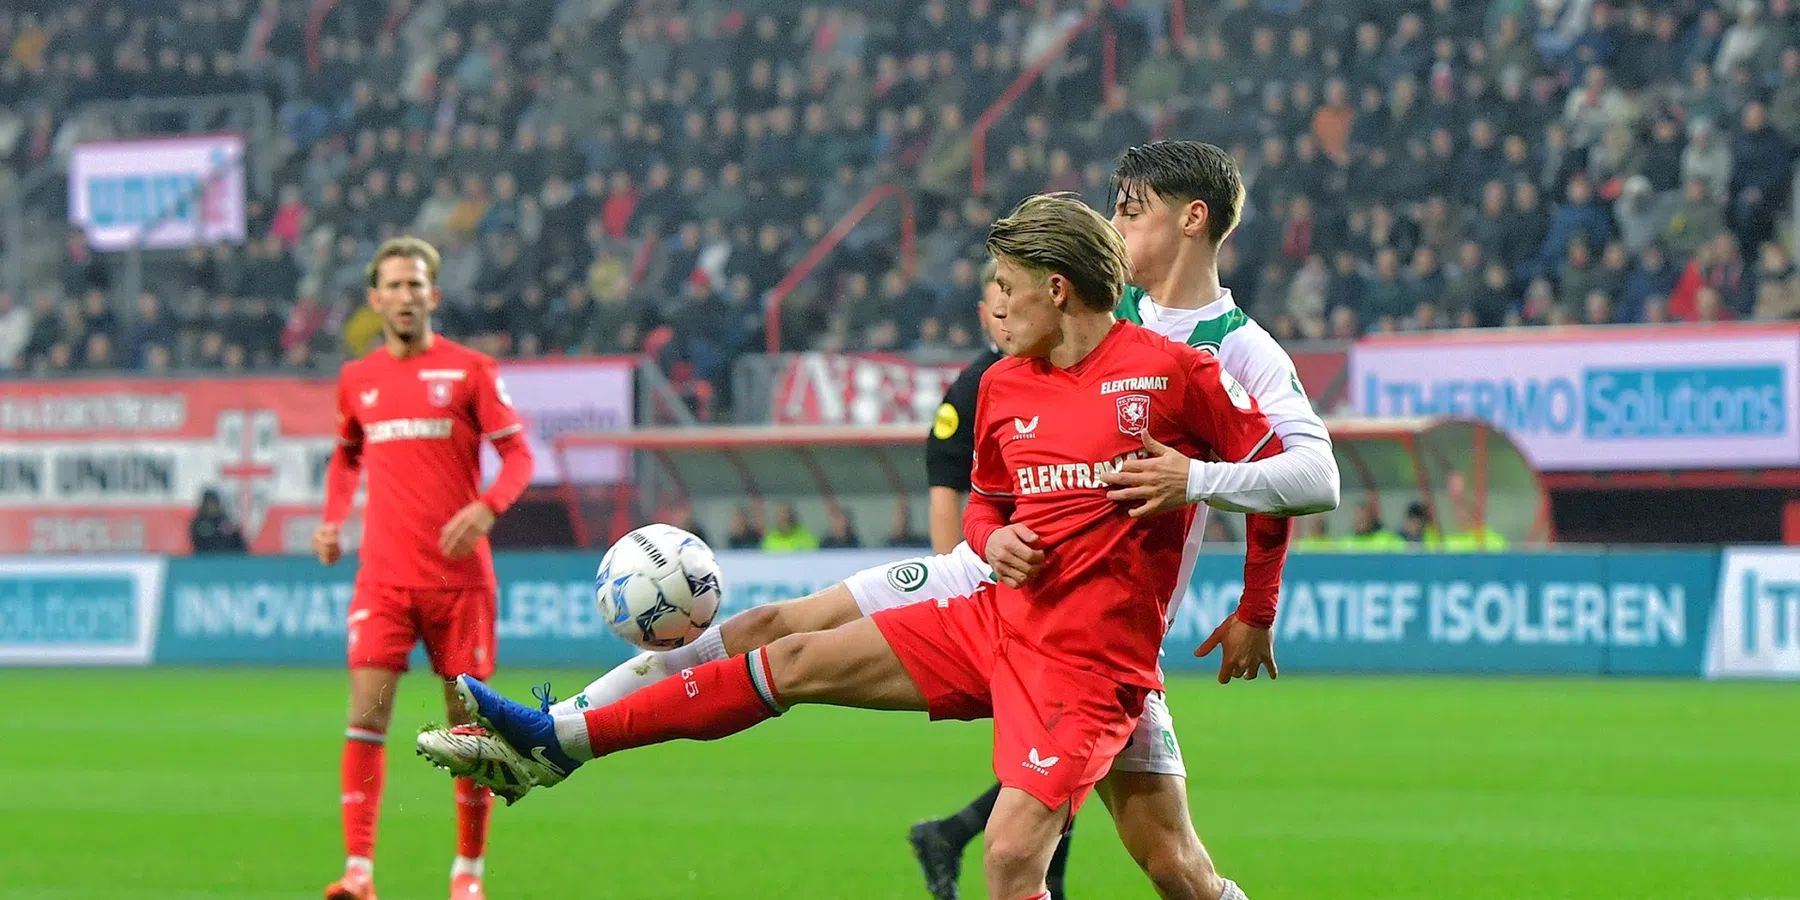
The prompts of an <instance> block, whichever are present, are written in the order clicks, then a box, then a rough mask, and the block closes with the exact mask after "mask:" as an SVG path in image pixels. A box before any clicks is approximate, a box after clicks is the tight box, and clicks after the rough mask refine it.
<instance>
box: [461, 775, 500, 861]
mask: <svg viewBox="0 0 1800 900" xmlns="http://www.w3.org/2000/svg"><path fill="white" fill-rule="evenodd" d="M493 808H494V795H493V794H492V793H490V792H489V791H488V789H487V788H484V787H482V786H481V785H479V784H476V783H475V782H474V781H473V780H472V779H468V778H458V779H456V855H457V856H460V857H462V858H464V859H480V858H481V856H482V854H485V853H486V852H487V831H488V813H489V812H491V811H493Z"/></svg>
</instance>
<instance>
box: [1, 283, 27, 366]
mask: <svg viewBox="0 0 1800 900" xmlns="http://www.w3.org/2000/svg"><path fill="white" fill-rule="evenodd" d="M31 326H32V323H31V312H30V311H29V310H27V309H25V308H23V307H21V306H19V305H18V304H17V303H16V302H14V300H13V296H12V295H11V294H8V293H3V292H0V370H5V371H13V370H15V369H18V368H20V365H21V364H22V363H24V362H25V360H24V359H23V358H22V357H23V354H24V352H25V345H26V343H27V342H28V341H30V340H31Z"/></svg>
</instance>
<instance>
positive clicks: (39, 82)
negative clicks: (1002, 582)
mask: <svg viewBox="0 0 1800 900" xmlns="http://www.w3.org/2000/svg"><path fill="white" fill-rule="evenodd" d="M1176 2H1188V0H1176ZM5 5H6V7H7V9H6V10H5V12H4V14H3V15H0V42H3V45H4V46H5V47H7V48H9V51H10V56H9V58H8V59H7V61H6V63H5V65H4V67H3V68H0V95H3V99H4V100H5V106H6V108H7V112H6V114H5V117H4V121H0V156H4V157H5V158H6V159H7V160H8V161H9V163H10V165H11V167H12V169H13V170H14V172H15V173H19V172H22V171H24V170H26V169H28V168H30V167H31V166H32V165H33V164H35V163H38V162H42V161H44V160H45V159H47V158H49V156H50V155H51V154H53V153H56V152H59V151H61V150H66V142H67V141H66V139H65V136H64V135H63V134H62V133H60V132H59V126H60V125H61V124H62V122H63V117H65V116H66V115H67V114H69V113H70V111H71V110H73V109H75V108H76V106H77V105H78V104H79V103H81V102H82V101H84V100H89V99H95V98H102V97H122V96H130V95H134V94H156V95H170V94H183V93H188V92H206V91H215V90H243V89H252V90H261V91H265V92H267V93H268V94H269V95H270V97H271V99H272V101H273V102H274V104H275V106H276V108H277V109H278V111H279V118H280V125H281V127H282V129H283V131H284V133H285V136H286V138H287V142H288V144H290V145H291V155H290V156H288V158H287V159H286V161H285V162H284V163H283V164H282V165H281V166H280V168H279V170H278V172H277V173H276V178H275V180H274V182H275V184H276V185H277V191H276V193H275V195H274V196H271V197H267V198H255V199H254V200H253V202H252V204H251V210H250V217H251V221H250V239H249V240H248V242H247V243H245V244H244V245H243V246H219V247H214V248H209V249H195V250H193V251H191V252H189V253H187V254H186V256H185V257H183V258H182V259H181V260H180V261H179V262H178V263H174V264H160V265H158V266H157V267H155V269H154V271H155V273H156V277H155V278H153V279H150V280H147V281H146V291H145V293H144V294H143V295H142V296H140V297H119V296H114V292H116V291H117V290H118V287H119V282H118V279H117V277H116V265H115V264H114V263H113V262H112V261H111V260H108V259H106V258H103V257H101V256H98V255H96V254H95V253H93V252H92V251H90V250H89V249H88V248H87V247H86V246H85V244H84V242H83V241H82V240H81V238H80V236H79V235H78V234H72V235H71V236H70V237H69V238H68V241H67V247H66V249H65V252H64V258H65V261H64V264H63V269H62V275H61V279H60V283H59V284H52V283H38V284H34V285H33V288H32V290H31V291H30V292H29V296H27V297H23V298H12V297H5V298H0V367H5V368H12V369H20V370H28V371H51V372H57V371H64V370H94V369H102V370H106V369H117V368H126V369H142V370H150V371H156V370H162V369H167V368H170V367H177V368H198V369H220V370H228V371H229V370H240V369H247V368H260V367H268V366H278V365H288V366H312V365H327V364H330V363H332V362H334V361H336V360H337V359H339V358H341V357H342V356H343V355H345V354H353V353H357V352H361V351H362V350H364V349H366V348H367V347H369V346H370V345H371V342H372V341H373V340H375V339H376V337H377V336H378V323H376V322H375V321H374V320H373V319H372V315H371V314H370V313H368V312H367V311H366V310H364V309H363V308H362V305H361V297H360V289H361V286H362V285H363V283H364V277H365V276H364V272H363V264H364V261H365V260H366V259H367V258H368V255H369V252H370V250H371V248H372V246H373V245H374V243H375V242H376V241H378V240H380V239H381V238H383V237H385V236H388V235H392V234H396V233H402V232H411V233H416V234H419V235H422V236H424V237H427V238H429V239H430V240H432V241H435V242H437V243H438V244H439V246H440V247H441V248H442V249H443V251H444V253H445V259H444V267H443V271H442V272H441V273H440V281H441V283H442V286H443V288H444V291H445V296H446V303H445V307H446V308H445V311H444V314H443V322H442V327H443V330H444V331H446V332H447V333H449V334H451V335H454V336H458V337H461V338H465V339H468V340H470V341H472V342H473V343H474V344H475V345H476V346H479V347H481V348H483V349H486V350H489V351H491V352H494V353H496V354H500V355H516V356H538V355H546V354H561V353H638V352H643V353H649V354H652V355H654V356H655V357H657V358H658V359H659V360H660V361H661V362H662V363H663V364H664V369H665V370H667V371H673V372H680V373H683V377H687V378H692V379H698V380H704V381H708V382H712V383H715V384H721V386H722V383H723V382H724V381H725V380H727V379H728V373H729V370H730V364H731V361H732V360H733V359H734V358H735V357H736V356H737V355H738V354H740V353H744V352H757V351H760V350H761V349H762V346H763V341H764V339H765V335H764V322H765V302H766V297H767V295H768V294H769V292H770V290H771V289H772V288H774V287H775V286H776V285H777V283H778V282H780V281H781V279H782V277H783V276H784V275H785V274H786V273H788V272H789V271H790V269H792V268H793V267H794V266H795V264H796V263H797V262H799V261H800V259H801V258H802V257H803V256H804V255H805V254H806V253H807V251H808V250H809V249H811V248H812V247H813V246H814V245H815V243H816V242H817V241H818V239H819V238H820V236H821V235H823V234H824V233H825V232H826V231H827V229H829V228H830V227H831V225H833V224H834V223H835V222H837V221H838V220H839V219H840V217H842V216H843V215H844V214H845V213H846V212H847V211H848V210H850V209H851V208H852V207H853V206H855V205H856V204H857V203H858V202H859V201H860V200H862V199H863V198H864V197H865V196H866V195H867V194H868V193H869V192H870V190H871V189H872V188H873V187H875V186H877V185H880V184H886V183H892V184H897V185H900V186H902V187H904V188H905V189H906V190H907V191H909V192H910V193H911V195H912V196H913V197H914V198H915V200H916V206H917V221H918V241H917V258H916V264H915V265H914V266H913V267H912V268H911V269H910V272H911V273H912V274H908V272H909V270H908V269H907V268H905V267H904V266H903V265H902V259H901V258H900V252H899V249H898V248H899V247H900V245H901V242H900V241H899V239H898V234H899V227H900V226H899V221H900V220H899V210H898V207H897V205H895V204H886V205H884V206H882V207H878V208H877V210H876V212H875V213H873V214H872V215H871V216H870V217H869V218H867V219H865V220H864V221H863V224H862V225H860V226H859V227H858V228H856V229H855V230H854V231H852V232H851V233H850V235H849V237H848V238H847V239H846V240H845V241H844V242H843V244H842V245H841V246H840V247H839V248H838V249H837V251H836V252H835V253H833V254H831V255H830V256H829V257H827V258H826V259H825V261H824V263H823V264H822V265H821V266H820V267H819V268H818V269H817V270H815V271H814V272H813V273H812V274H811V275H810V276H809V277H807V278H806V279H804V280H803V281H802V282H800V285H799V288H798V289H797V290H796V291H794V292H793V293H792V294H791V295H790V296H788V297H787V298H786V299H785V301H784V302H783V304H782V305H781V307H780V313H779V315H780V321H781V342H782V345H783V347H784V348H786V349H800V348H822V349H850V350H893V351H904V352H910V353H913V354H916V355H917V356H918V357H919V358H921V359H927V360H942V359H953V358H956V357H958V356H959V355H964V354H968V353H969V352H971V349H972V347H973V345H974V344H975V343H977V341H978V340H979V338H978V337H977V335H978V334H979V332H978V331H977V329H976V324H975V322H974V318H973V300H974V297H975V296H976V287H975V283H974V282H975V279H976V278H977V271H978V262H979V253H980V246H981V238H982V236H983V232H984V229H985V226H986V225H987V223H988V222H989V221H990V220H991V219H992V218H993V217H994V216H995V215H996V214H997V213H1000V212H1004V211H1005V209H1006V208H1008V207H1009V206H1010V205H1011V204H1012V203H1014V202H1015V201H1017V200H1018V199H1020V198H1021V197H1022V196H1024V195H1026V194H1028V193H1032V192H1036V191H1042V190H1073V191H1078V192H1081V193H1082V194H1083V195H1084V196H1085V197H1087V198H1088V199H1090V201H1092V202H1093V203H1095V204H1096V205H1100V206H1104V205H1105V203H1106V202H1107V193H1108V186H1107V176H1108V173H1109V161H1110V159H1111V158H1112V157H1113V155H1114V154H1116V153H1117V152H1118V151H1119V150H1120V149H1122V148H1124V147H1126V146H1128V145H1131V144H1134V143H1138V142H1142V141H1146V140H1150V139H1152V138H1155V137H1181V138H1197V139H1203V140H1207V141H1211V142H1213V143H1217V144H1220V145H1222V146H1225V147H1228V148H1230V149H1231V150H1232V151H1233V153H1234V154H1235V155H1236V156H1237V157H1238V158H1239V159H1240V160H1241V162H1242V165H1243V169H1244V171H1245V174H1246V178H1247V181H1248V184H1249V199H1248V206H1247V209H1246V214H1245V217H1244V224H1243V226H1242V228H1241V229H1240V230H1239V232H1238V233H1237V234H1236V236H1235V237H1234V238H1233V239H1232V240H1231V241H1230V243H1229V244H1228V245H1227V249H1226V251H1225V252H1224V253H1223V254H1222V260H1221V268H1222V270H1223V276H1224V282H1225V283H1226V284H1227V285H1229V286H1230V287H1231V288H1232V290H1233V292H1234V293H1235V295H1236V297H1237V298H1238V300H1239V302H1240V303H1241V304H1242V305H1244V306H1245V307H1247V308H1248V309H1249V310H1250V311H1251V313H1252V314H1253V315H1255V316H1256V317H1258V318H1259V319H1260V320H1261V321H1263V322H1264V323H1265V324H1266V325H1267V326H1268V327H1269V328H1270V329H1271V330H1272V331H1273V332H1274V333H1275V334H1276V335H1277V336H1278V337H1281V338H1284V339H1296V338H1340V339H1341V338H1349V337H1353V336H1356V335H1359V334H1364V333H1369V332H1374V331H1391V330H1409V329H1425V328H1446V327H1490V326H1503V325H1510V324H1527V325H1535V324H1546V325H1554V324H1560V323H1582V322H1586V323H1602V322H1615V323H1628V322H1665V321H1669V322H1704V321H1715V320H1727V319H1750V318H1757V319H1794V318H1800V279H1797V278H1796V275H1795V268H1794V264H1793V260H1792V259H1791V258H1790V256H1789V254H1788V253H1787V252H1786V250H1785V249H1784V245H1785V244H1784V242H1786V241H1787V240H1789V239H1790V238H1791V235H1789V234H1788V233H1787V232H1788V228H1787V222H1788V219H1789V217H1790V215H1791V209H1790V203H1789V200H1790V197H1791V195H1792V193H1793V191H1792V176H1793V163H1794V158H1795V147H1796V142H1797V141H1800V4H1797V3H1796V2H1795V0H1767V2H1766V3H1765V2H1763V0H1741V2H1726V3H1712V2H1701V0H1662V2H1636V3H1626V4H1617V3H1608V2H1605V0H1560V2H1558V0H1549V2H1545V0H1536V2H1534V0H1491V2H1479V3H1478V2H1472V0H1428V2H1383V3H1377V2H1372V0H1223V2H1198V0H1194V2H1188V5H1187V6H1186V7H1184V8H1183V10H1182V14H1181V15H1180V16H1179V19H1180V21H1182V22H1185V29H1186V33H1185V34H1183V35H1180V36H1179V38H1178V39H1174V40H1172V39H1171V26H1170V22H1171V9H1170V5H1169V0H1118V2H1116V3H1115V2H1111V0H1086V2H1078V0H1034V2H1026V0H927V2H922V3H921V2H908V3H856V2H849V0H819V2H810V3H801V2H798V0H768V2H763V3H751V4H730V3H724V2H707V0H686V2H683V0H642V2H617V0H562V2H560V3H556V4H550V3H525V4H516V3H511V2H501V0H417V2H413V3H410V4H392V3H389V2H388V0H340V2H338V3H337V4H336V5H335V7H333V9H332V11H331V12H330V14H329V15H328V16H327V17H326V18H325V20H324V22H323V23H322V25H321V27H319V28H318V29H317V30H316V33H314V32H311V31H309V29H308V28H307V23H306V21H305V9H304V7H306V6H308V5H309V4H276V5H275V6H278V7H286V8H287V9H283V10H282V11H280V12H279V13H278V14H277V15H276V16H275V17H274V21H271V20H270V19H268V18H265V17H264V16H263V15H262V12H263V5H262V4H252V3H249V2H248V0H180V2H137V0H133V2H131V3H124V2H113V3H93V2H77V3H71V4H66V5H57V6H53V7H43V6H39V5H36V4H21V3H18V2H16V0H15V2H10V3H7V4H5ZM396 10H398V11H399V12H398V13H396V12H395V11H396ZM1090 15H1093V16H1097V17H1098V22H1099V24H1098V25H1097V26H1096V27H1093V28H1089V29H1086V30H1085V31H1082V32H1081V34H1080V36H1079V37H1077V38H1076V39H1075V40H1074V41H1073V42H1072V43H1071V44H1070V45H1069V47H1068V50H1067V52H1066V54H1065V56H1064V57H1062V58H1061V60H1060V61H1059V62H1057V63H1056V64H1055V65H1053V66H1052V67H1051V68H1050V69H1049V70H1048V72H1047V73H1046V75H1045V77H1044V78H1043V79H1041V80H1040V81H1039V82H1038V83H1037V84H1036V86H1035V87H1033V88H1032V89H1031V90H1030V91H1028V92H1026V93H1025V94H1024V96H1023V97H1021V98H1020V99H1019V101H1018V102H1017V103H1016V104H1015V105H1014V107H1013V109H1012V111H1011V112H1010V113H1009V114H1007V115H1005V116H1002V117H1000V118H999V119H998V122H997V124H996V126H995V127H994V128H993V130H992V131H991V132H990V133H989V134H988V137H987V145H986V146H987V148H988V153H987V173H988V178H987V180H986V185H987V187H986V190H985V192H984V193H983V195H981V196H975V195H973V194H972V191H971V183H970V166H971V156H972V145H973V139H972V124H973V123H974V122H975V121H976V119H977V118H978V117H979V116H980V115H981V114H982V113H983V111H984V110H986V109H987V108H988V107H989V106H990V104H992V103H993V102H994V101H995V99H996V98H997V97H999V96H1000V95H1001V93H1002V92H1003V91H1004V90H1005V88H1006V87H1007V85H1008V84H1009V83H1011V82H1012V81H1013V79H1014V78H1015V77H1016V76H1017V75H1018V73H1019V72H1020V71H1022V70H1023V69H1024V68H1026V67H1028V66H1029V64H1030V63H1031V62H1033V61H1034V60H1036V59H1038V58H1039V56H1040V55H1041V54H1043V53H1045V52H1048V51H1049V50H1050V49H1051V48H1053V47H1055V45H1056V44H1057V43H1058V39H1059V37H1060V36H1061V35H1062V34H1063V33H1064V32H1066V31H1067V30H1068V29H1070V28H1071V27H1072V26H1074V25H1075V24H1076V23H1078V22H1081V21H1082V20H1083V18H1084V17H1085V16H1090ZM1109 41H1110V42H1111V47H1112V50H1113V54H1112V55H1111V56H1110V57H1109V55H1108V53H1107V51H1106V49H1105V47H1106V45H1107V44H1108V42H1109ZM1108 58H1111V59H1114V60H1116V66H1115V71H1116V79H1115V82H1114V84H1113V86H1112V88H1111V89H1110V90H1108V89H1107V81H1106V77H1105V73H1106V70H1107V66H1106V65H1105V60H1106V59H1108Z"/></svg>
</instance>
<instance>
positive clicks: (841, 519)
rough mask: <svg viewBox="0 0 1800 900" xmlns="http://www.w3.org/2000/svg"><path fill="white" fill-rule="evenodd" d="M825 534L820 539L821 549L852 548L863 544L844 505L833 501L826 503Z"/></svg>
mask: <svg viewBox="0 0 1800 900" xmlns="http://www.w3.org/2000/svg"><path fill="white" fill-rule="evenodd" d="M825 523H826V524H825V536H824V537H823V538H820V539H819V549H821V550H851V549H856V548H858V547H861V546H862V539H861V538H859V537H857V535H856V525H855V524H854V523H852V522H851V521H850V516H849V515H848V514H847V513H845V512H844V509H843V507H841V506H839V505H838V504H837V503H835V502H832V501H827V502H826V504H825Z"/></svg>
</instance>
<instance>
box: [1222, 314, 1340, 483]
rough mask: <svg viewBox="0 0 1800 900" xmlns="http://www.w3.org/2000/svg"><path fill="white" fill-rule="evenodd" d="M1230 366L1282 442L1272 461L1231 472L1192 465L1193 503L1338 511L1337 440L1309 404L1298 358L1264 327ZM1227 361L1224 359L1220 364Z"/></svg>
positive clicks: (1244, 334) (1246, 339)
mask: <svg viewBox="0 0 1800 900" xmlns="http://www.w3.org/2000/svg"><path fill="white" fill-rule="evenodd" d="M1239 334H1240V335H1241V337H1239V339H1238V340H1239V341H1240V342H1241V344H1240V346H1239V347H1238V348H1237V350H1236V352H1234V353H1233V354H1232V355H1231V359H1232V361H1233V363H1234V366H1233V367H1228V369H1227V371H1229V372H1231V374H1232V375H1233V376H1235V377H1236V378H1237V380H1238V381H1239V382H1240V383H1241V384H1243V386H1244V387H1246V388H1248V389H1249V391H1250V396H1252V397H1255V398H1256V403H1257V405H1258V406H1260V407H1262V410H1263V413H1264V415H1267V416H1268V417H1269V421H1270V422H1272V423H1274V425H1275V430H1276V432H1277V433H1278V434H1280V435H1281V443H1282V449H1281V452H1280V453H1279V454H1276V455H1275V456H1272V457H1270V458H1268V459H1262V460H1257V461H1255V462H1252V463H1250V464H1248V465H1242V466H1233V465H1228V464H1224V463H1216V462H1208V461H1205V460H1198V459H1196V460H1189V462H1188V478H1187V499H1188V502H1189V503H1201V502H1204V503H1206V504H1208V505H1210V506H1213V507H1215V508H1218V509H1228V510H1231V511H1233V512H1241V513H1270V514H1273V515H1281V516H1305V515H1312V514H1314V513H1321V512H1329V511H1331V510H1334V509H1336V508H1337V506H1338V493H1339V476H1338V466H1337V457H1336V456H1335V455H1334V454H1333V453H1332V451H1331V433H1330V432H1329V431H1327V430H1326V428H1325V423H1324V421H1323V420H1321V419H1320V418H1319V414H1318V412H1317V411H1316V410H1314V409H1313V405H1312V401H1311V400H1309V399H1307V397H1306V391H1305V390H1304V389H1302V388H1301V386H1300V376H1299V374H1298V373H1297V372H1296V371H1295V369H1294V361H1293V358H1292V357H1289V356H1288V355H1287V351H1286V350H1283V349H1281V345H1280V344H1278V343H1276V342H1275V339H1274V338H1273V337H1271V336H1270V335H1269V333H1268V332H1266V331H1263V330H1262V329H1260V328H1249V329H1244V330H1243V331H1240V332H1239ZM1223 361H1224V360H1223V359H1221V362H1223Z"/></svg>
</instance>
